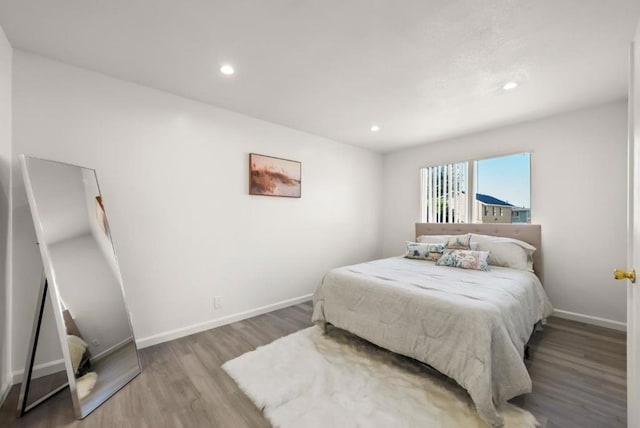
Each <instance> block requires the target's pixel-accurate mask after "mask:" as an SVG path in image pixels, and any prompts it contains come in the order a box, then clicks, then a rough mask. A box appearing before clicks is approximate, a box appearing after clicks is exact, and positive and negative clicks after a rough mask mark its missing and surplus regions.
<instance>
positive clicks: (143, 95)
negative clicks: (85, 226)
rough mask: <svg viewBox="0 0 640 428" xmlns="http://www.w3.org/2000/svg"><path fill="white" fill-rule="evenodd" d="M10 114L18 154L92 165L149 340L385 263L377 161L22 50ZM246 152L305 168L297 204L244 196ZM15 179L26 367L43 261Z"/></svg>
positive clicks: (18, 300)
mask: <svg viewBox="0 0 640 428" xmlns="http://www.w3.org/2000/svg"><path fill="white" fill-rule="evenodd" d="M203 90H206V89H203ZM13 115H14V148H13V150H14V153H15V154H16V155H17V154H20V153H25V154H28V155H32V156H37V157H42V158H48V159H53V160H58V161H63V162H68V163H73V164H76V165H83V166H87V167H91V168H95V169H96V171H97V175H98V180H99V183H100V190H101V192H102V194H103V198H104V202H105V208H106V211H107V214H108V216H109V224H110V226H111V232H112V237H113V240H114V244H115V247H116V251H117V255H118V262H119V264H120V268H121V270H122V276H123V280H124V288H125V291H126V293H127V299H128V306H129V310H130V311H131V312H132V315H133V327H134V332H135V334H136V338H137V339H138V340H142V342H143V344H150V343H154V342H157V341H160V340H165V339H168V338H171V337H175V336H177V335H181V334H185V333H188V332H191V331H196V330H198V329H201V328H207V327H210V326H214V325H216V324H217V323H219V322H225V321H228V320H230V319H233V318H234V317H241V316H246V315H247V314H249V313H255V312H259V311H261V310H269V309H271V308H274V307H277V306H278V304H287V303H292V302H296V301H298V300H299V298H302V299H304V298H307V297H308V296H309V295H310V294H311V293H312V292H313V291H314V289H315V288H316V286H317V285H318V284H319V282H320V281H321V279H322V276H323V274H324V273H325V272H326V271H327V270H328V269H329V268H331V267H334V266H338V265H344V264H348V263H355V262H359V261H364V260H369V259H373V258H376V257H378V256H379V234H378V231H379V224H380V214H379V212H380V204H381V196H380V195H381V191H380V189H381V186H382V180H381V175H382V157H381V156H380V155H379V154H376V153H373V152H370V151H367V150H362V149H358V148H355V147H352V146H348V145H344V144H340V143H336V142H334V141H330V140H327V139H324V138H320V137H316V136H312V135H309V134H305V133H302V132H298V131H294V130H291V129H288V128H284V127H282V126H278V125H274V124H271V123H268V122H264V121H260V120H256V119H253V118H249V117H247V116H243V115H239V114H235V113H232V112H229V111H226V110H223V109H218V108H214V107H211V106H208V105H205V104H201V103H197V102H193V101H190V100H186V99H183V98H180V97H177V96H173V95H170V94H166V93H163V92H160V91H156V90H152V89H149V88H145V87H142V86H138V85H134V84H130V83H126V82H123V81H119V80H115V79H111V78H109V77H106V76H103V75H100V74H96V73H92V72H88V71H84V70H81V69H78V68H74V67H71V66H67V65H64V64H61V63H58V62H53V61H50V60H47V59H44V58H42V57H38V56H34V55H31V54H27V53H24V52H21V51H15V52H14V111H13ZM250 152H257V153H263V154H268V155H274V156H278V157H284V158H289V159H295V160H300V161H302V198H301V199H289V198H274V197H260V196H250V195H248V172H247V168H248V155H249V153H250ZM15 166H16V163H15V162H14V167H15ZM13 176H14V180H15V181H16V184H15V186H14V199H13V200H14V207H15V208H14V217H15V218H16V219H18V218H20V219H21V220H20V221H18V220H16V222H15V223H14V241H13V242H14V246H15V247H16V249H15V253H14V254H15V256H14V296H13V306H14V308H16V309H15V312H14V324H13V334H14V341H13V344H14V350H13V356H14V361H23V360H24V350H25V349H26V340H27V338H28V330H29V328H30V327H27V326H28V324H30V322H28V318H29V316H30V312H29V311H28V310H27V309H28V307H29V305H30V304H31V301H32V300H33V299H34V296H35V288H36V283H37V278H38V276H39V272H38V271H37V266H38V264H39V262H38V258H39V255H38V252H37V249H36V248H35V245H33V242H34V232H33V227H32V226H30V225H29V221H30V219H29V217H28V208H26V199H25V195H24V190H23V188H22V187H23V185H22V180H21V177H20V175H19V171H18V168H16V170H15V171H14V175H13ZM23 218H24V219H23ZM27 220H28V221H27ZM34 279H35V282H34ZM214 296H221V297H222V308H221V309H220V310H218V311H215V312H214V308H213V300H214ZM20 364H21V363H20ZM16 368H19V366H17V365H15V364H14V370H15V369H16Z"/></svg>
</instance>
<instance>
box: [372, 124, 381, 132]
mask: <svg viewBox="0 0 640 428" xmlns="http://www.w3.org/2000/svg"><path fill="white" fill-rule="evenodd" d="M379 130H380V127H379V126H378V125H373V126H372V127H371V132H378V131H379Z"/></svg>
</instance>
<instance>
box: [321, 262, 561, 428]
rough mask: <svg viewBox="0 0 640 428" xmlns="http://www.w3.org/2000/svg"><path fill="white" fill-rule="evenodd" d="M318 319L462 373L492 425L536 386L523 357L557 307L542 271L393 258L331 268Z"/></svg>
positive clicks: (460, 378)
mask: <svg viewBox="0 0 640 428" xmlns="http://www.w3.org/2000/svg"><path fill="white" fill-rule="evenodd" d="M313 304H314V308H313V321H314V322H328V323H331V324H333V325H334V326H336V327H339V328H342V329H344V330H347V331H350V332H351V333H354V334H356V335H357V336H360V337H362V338H364V339H366V340H368V341H370V342H372V343H375V344H376V345H378V346H381V347H383V348H386V349H389V350H390V351H393V352H396V353H399V354H403V355H406V356H409V357H412V358H415V359H417V360H419V361H422V362H425V363H427V364H429V365H431V366H432V367H434V368H435V369H437V370H438V371H440V372H441V373H444V374H445V375H447V376H449V377H450V378H452V379H454V380H456V381H457V382H458V384H460V385H461V386H462V387H464V388H465V389H466V390H467V392H468V393H469V395H470V396H471V398H472V400H473V401H474V403H475V405H476V408H477V410H478V412H479V414H480V415H481V416H482V418H483V419H485V420H486V421H487V422H489V423H490V424H492V425H495V426H500V425H501V424H502V418H501V417H500V416H499V415H498V413H497V412H496V406H495V404H499V403H502V402H504V401H506V400H509V399H511V398H513V397H515V396H517V395H520V394H524V393H527V392H531V378H530V377H529V373H528V372H527V369H526V367H525V365H524V362H523V357H524V355H523V354H524V347H525V344H526V343H527V341H528V340H529V337H530V336H531V333H532V331H533V328H534V324H535V323H536V322H538V321H540V320H541V319H543V318H546V317H547V316H549V315H550V314H551V311H552V307H551V304H550V303H549V299H548V298H547V296H546V294H545V292H544V289H543V288H542V285H541V284H540V281H539V280H538V278H537V277H536V276H535V275H534V274H532V273H530V272H525V271H520V270H514V269H508V268H501V267H494V266H491V271H490V272H482V271H476V270H464V269H458V268H450V267H444V266H435V263H433V262H427V261H423V260H411V259H406V258H402V257H394V258H389V259H383V260H376V261H372V262H367V263H361V264H357V265H353V266H346V267H341V268H337V269H333V270H331V271H330V272H329V273H327V275H326V276H325V278H324V280H323V282H322V284H321V286H320V287H319V288H318V290H317V291H316V293H315V295H314V298H313Z"/></svg>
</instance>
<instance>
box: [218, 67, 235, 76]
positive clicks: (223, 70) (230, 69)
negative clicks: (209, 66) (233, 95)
mask: <svg viewBox="0 0 640 428" xmlns="http://www.w3.org/2000/svg"><path fill="white" fill-rule="evenodd" d="M235 72H236V71H235V70H234V69H233V67H231V66H230V65H229V64H225V65H223V66H222V67H220V73H222V74H226V75H227V76H230V75H232V74H233V73H235Z"/></svg>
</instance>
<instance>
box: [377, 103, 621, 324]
mask: <svg viewBox="0 0 640 428" xmlns="http://www.w3.org/2000/svg"><path fill="white" fill-rule="evenodd" d="M523 151H531V152H532V155H531V179H532V192H531V197H532V202H531V205H532V217H531V218H532V222H533V223H537V224H541V225H542V239H543V249H544V272H545V273H544V275H545V277H544V286H545V289H546V290H547V293H548V295H549V298H550V299H551V302H552V303H553V305H554V306H555V308H556V309H559V310H561V311H564V315H565V316H571V313H576V314H581V315H586V316H587V318H585V317H581V319H583V320H588V321H590V322H600V323H603V324H604V325H608V326H610V327H618V328H623V326H624V323H625V321H626V303H625V302H626V287H625V286H624V284H622V283H616V281H614V280H613V279H612V273H611V272H612V269H613V268H614V267H616V266H622V267H624V266H625V265H626V239H627V237H626V168H627V165H626V159H627V104H626V101H620V102H615V103H611V104H606V105H602V106H598V107H594V108H590V109H587V110H582V111H578V112H574V113H570V114H565V115H558V116H554V117H550V118H547V119H543V120H538V121H532V122H527V123H523V124H520V125H515V126H510V127H505V128H500V129H496V130H492V131H489V132H484V133H478V134H474V135H470V136H466V137H462V138H456V139H453V140H448V141H442V142H437V143H433V144H428V145H424V146H420V147H416V148H412V149H408V150H404V151H400V152H395V153H390V154H387V155H385V156H384V165H383V171H384V172H383V176H384V187H383V194H384V195H385V198H384V204H383V212H382V213H383V214H382V223H381V224H382V227H381V234H382V253H383V255H385V256H391V255H395V254H400V253H401V252H402V251H403V245H404V241H405V240H410V239H413V236H414V234H413V227H414V223H415V222H417V221H420V182H419V169H420V167H422V166H429V165H437V164H442V163H448V162H453V161H462V160H467V159H478V158H485V157H491V156H497V155H503V154H508V153H516V152H523ZM567 312H569V313H567ZM600 318H602V319H604V320H600ZM609 321H613V322H609Z"/></svg>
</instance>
